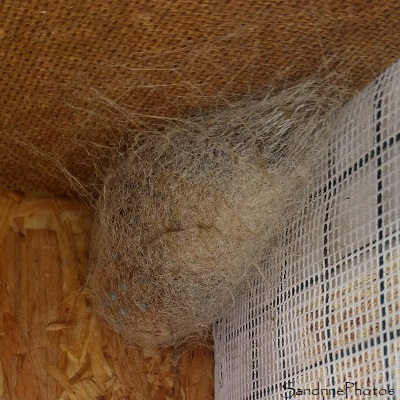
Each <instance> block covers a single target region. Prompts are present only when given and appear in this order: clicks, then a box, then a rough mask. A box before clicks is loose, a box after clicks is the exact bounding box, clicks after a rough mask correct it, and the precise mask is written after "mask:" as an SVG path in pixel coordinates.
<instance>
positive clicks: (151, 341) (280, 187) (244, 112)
mask: <svg viewBox="0 0 400 400" xmlns="http://www.w3.org/2000/svg"><path fill="white" fill-rule="evenodd" d="M342 101H343V91H342V89H340V88H338V87H337V86H336V85H334V84H331V83H329V80H319V79H308V80H305V81H303V82H301V83H299V84H297V85H296V86H293V87H290V88H288V89H285V90H283V91H281V92H279V93H272V92H271V93H270V94H268V95H266V96H264V97H257V96H256V97H253V98H245V99H243V100H242V101H239V102H236V103H233V104H231V105H230V106H229V107H226V108H225V109H222V110H218V111H216V112H214V113H208V114H206V115H201V116H196V117H193V118H191V119H189V120H182V121H178V122H177V123H176V124H174V125H171V124H170V125H169V126H166V127H165V128H164V129H163V130H161V131H155V132H154V133H153V134H151V133H150V134H147V135H143V136H140V137H137V138H136V140H135V141H134V144H132V146H131V148H130V150H129V151H128V154H127V156H126V158H125V159H124V160H123V161H122V162H119V163H118V165H116V166H115V167H114V168H112V169H110V170H109V172H108V174H107V175H106V177H105V180H104V185H103V188H102V191H101V193H100V197H99V200H98V203H97V214H96V220H95V224H94V229H93V235H92V237H93V239H92V251H91V273H90V276H89V281H88V284H89V288H90V291H91V294H92V297H93V299H94V305H95V308H96V310H97V312H98V313H99V314H100V315H101V316H102V317H103V318H104V319H105V321H106V322H107V323H108V325H110V326H111V327H112V328H113V329H114V330H116V331H117V332H119V333H120V334H121V335H122V336H123V337H124V338H125V339H126V341H127V342H128V343H131V344H138V345H142V346H167V345H174V344H178V343H180V342H182V341H184V340H186V339H187V338H189V337H201V335H203V334H205V332H207V329H208V328H209V326H210V324H212V323H213V322H214V321H215V320H217V319H218V318H220V317H221V316H222V315H223V314H224V313H225V312H226V311H228V310H229V309H230V308H231V307H232V305H233V304H234V299H235V296H236V295H237V294H238V292H240V290H242V288H243V287H245V286H246V285H248V284H249V282H250V281H251V279H252V277H253V276H254V275H255V274H259V273H261V270H262V262H263V260H264V259H265V257H267V256H268V254H269V253H270V252H272V251H274V246H276V241H274V239H275V238H276V236H277V234H278V233H280V232H282V230H283V229H285V225H286V222H287V219H288V218H290V217H291V216H293V214H294V213H295V212H296V209H298V206H299V204H300V202H301V201H302V199H303V198H304V195H305V193H306V189H307V186H308V183H309V180H310V174H312V170H313V167H314V166H315V165H316V163H317V162H318V160H319V159H320V158H321V156H322V155H323V154H324V148H325V146H326V143H327V141H328V140H329V135H330V131H331V129H332V115H333V113H334V112H335V111H336V110H337V108H338V107H339V106H340V105H341V103H342Z"/></svg>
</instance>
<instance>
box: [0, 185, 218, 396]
mask: <svg viewBox="0 0 400 400" xmlns="http://www.w3.org/2000/svg"><path fill="white" fill-rule="evenodd" d="M90 222H91V216H90V212H89V211H88V210H87V209H86V207H85V206H84V205H83V204H82V203H79V202H77V201H75V200H71V199H68V198H60V197H55V198H51V197H41V196H39V197H31V198H25V197H20V196H18V195H16V194H13V193H3V194H0V241H1V244H0V254H1V257H0V285H1V290H0V399H4V400H8V399H10V400H11V399H13V400H17V399H19V400H22V399H40V400H45V399H49V400H50V399H51V400H54V399H71V400H75V399H76V400H83V399H85V400H86V399H96V400H103V399H104V400H105V399H107V400H111V399H121V400H122V399H124V400H128V399H129V400H130V399H132V400H139V399H140V400H149V399H160V400H162V399H165V400H167V399H181V400H190V399H193V400H194V399H201V400H203V399H204V400H206V399H211V398H213V353H212V350H211V349H210V348H207V347H204V346H198V347H195V348H191V349H189V350H187V351H185V352H183V353H182V354H181V355H180V357H177V356H176V354H174V353H173V352H172V351H171V350H165V351H163V352H158V353H155V352H151V351H149V350H147V351H143V350H139V349H135V348H127V347H125V346H124V344H123V343H122V341H121V340H120V339H119V338H118V337H117V336H116V335H115V334H114V333H113V332H111V331H109V330H108V329H107V328H105V327H104V326H103V325H102V324H101V322H100V321H98V320H97V318H96V316H95V315H94V314H93V312H92V307H91V303H90V300H89V299H88V298H87V297H86V296H85V291H84V287H83V286H84V275H85V270H86V267H87V259H88V244H89V229H90Z"/></svg>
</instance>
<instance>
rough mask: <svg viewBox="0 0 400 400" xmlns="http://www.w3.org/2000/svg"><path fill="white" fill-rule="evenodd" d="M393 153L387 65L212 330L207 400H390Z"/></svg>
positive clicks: (395, 330)
mask: <svg viewBox="0 0 400 400" xmlns="http://www.w3.org/2000/svg"><path fill="white" fill-rule="evenodd" d="M399 146H400V62H397V63H395V64H394V65H393V66H392V67H391V68H389V69H388V70H387V71H386V72H385V73H384V74H382V75H381V76H380V77H379V78H378V79H376V80H375V81H374V82H373V83H372V84H371V85H370V86H369V87H368V88H366V89H365V90H364V91H363V92H361V93H360V94H359V95H358V96H357V97H356V98H355V99H354V100H352V101H351V102H350V103H348V104H347V105H346V106H345V107H344V108H343V110H342V111H341V112H340V113H339V115H338V118H337V128H336V130H335V134H334V138H333V140H332V145H331V146H330V150H329V154H328V155H327V157H326V159H325V161H324V165H322V166H321V168H320V169H319V176H317V177H316V178H315V186H314V187H315V190H314V191H313V193H310V197H309V201H308V202H307V204H306V205H305V207H304V210H303V211H302V213H301V215H300V216H299V217H298V218H297V219H296V220H295V221H293V222H292V223H291V225H290V226H288V228H287V232H286V235H283V236H282V238H281V239H280V240H281V246H280V250H279V252H277V253H276V254H275V256H274V257H273V258H272V259H270V260H269V261H268V262H267V264H266V265H265V274H264V277H260V278H258V279H257V280H255V281H254V282H253V284H252V287H251V288H250V289H249V290H248V292H247V293H244V294H242V295H241V296H240V298H239V299H238V301H237V306H236V308H235V309H234V310H233V311H232V312H230V313H229V315H227V317H225V318H223V319H221V320H220V321H218V323H216V325H215V327H214V336H215V353H216V398H217V399H224V400H247V399H264V398H268V399H280V398H282V397H285V393H287V391H285V385H286V388H287V387H295V388H310V389H312V388H315V387H316V386H317V385H320V387H324V388H332V387H336V388H341V387H343V386H344V385H345V383H346V382H355V383H356V384H357V385H358V386H357V387H359V388H367V389H368V388H370V389H372V388H374V386H375V387H377V388H378V389H380V388H382V389H385V390H389V389H390V388H392V389H394V390H395V395H393V396H391V397H390V398H391V399H395V398H396V397H397V398H399V397H400V383H399V382H400V301H399V294H398V292H399V275H400V272H399V270H400V269H399V265H398V262H399V255H398V253H399V250H400V229H399V228H400V198H399V194H400V152H399V149H398V147H399ZM382 393H383V392H382ZM312 397H313V398H315V397H314V396H312ZM378 397H379V396H378ZM380 397H381V398H387V397H388V396H380ZM303 398H304V397H303ZM326 398H329V397H326Z"/></svg>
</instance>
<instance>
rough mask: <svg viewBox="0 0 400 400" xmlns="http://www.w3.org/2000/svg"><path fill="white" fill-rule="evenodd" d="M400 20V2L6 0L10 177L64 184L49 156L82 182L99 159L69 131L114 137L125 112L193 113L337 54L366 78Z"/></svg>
mask: <svg viewBox="0 0 400 400" xmlns="http://www.w3.org/2000/svg"><path fill="white" fill-rule="evenodd" d="M399 20H400V5H399V2H398V0H386V1H385V0H384V1H378V0H368V1H367V0H364V1H347V2H342V1H339V0H320V1H306V0H301V1H300V0H299V1H290V0H252V1H242V0H231V1H229V0H226V1H220V0H206V1H190V0H176V1H162V0H158V1H154V0H152V1H147V0H136V1H135V0H130V1H117V0H108V1H103V0H92V1H85V0H74V1H72V0H65V1H60V0H54V1H41V0H31V1H21V2H17V1H13V0H3V1H2V2H1V3H0V80H1V84H0V89H1V90H0V96H1V100H0V154H1V157H0V186H3V187H6V188H8V189H14V190H22V191H29V190H35V191H50V192H54V193H63V192H65V191H66V190H67V184H66V182H65V181H63V180H60V179H59V177H58V173H57V171H56V170H57V168H53V167H52V162H53V161H52V160H50V159H49V158H51V157H48V155H49V154H50V155H51V154H53V153H61V154H63V159H62V164H63V165H64V166H65V167H67V168H68V169H69V170H70V171H71V172H72V174H73V175H75V176H76V177H77V178H79V179H82V180H83V181H87V180H90V176H91V175H92V174H93V169H92V168H91V166H90V162H88V159H94V160H96V162H101V161H99V160H98V159H97V158H96V157H97V155H96V154H95V151H94V150H93V151H94V153H92V152H91V151H90V152H89V153H88V152H87V151H86V150H85V147H83V146H79V145H77V146H76V148H73V147H70V143H71V141H72V142H74V143H75V144H79V143H88V142H90V143H97V144H100V145H107V146H110V145H111V146H113V145H115V144H116V143H115V142H116V141H117V137H118V138H119V136H118V135H119V133H118V134H117V130H118V131H120V130H121V127H122V128H124V127H125V125H126V121H127V120H129V123H130V128H134V129H137V130H138V131H140V129H143V126H144V123H142V122H143V120H144V121H147V120H146V118H143V117H142V116H143V115H152V116H157V117H160V116H162V117H165V116H168V117H176V116H181V115H185V113H187V112H191V111H193V110H198V109H204V108H206V107H210V106H212V105H215V104H219V103H223V100H225V99H231V98H233V97H234V96H240V95H241V94H243V93H247V92H249V91H253V90H255V89H257V90H259V89H260V88H262V87H263V86H265V85H268V84H270V83H271V81H272V82H273V81H277V80H280V81H286V82H288V81H293V80H296V79H298V78H301V77H303V76H306V75H309V74H310V73H312V72H314V71H315V70H317V69H320V68H321V66H323V65H324V64H325V63H327V60H332V59H334V60H335V59H336V60H338V61H337V64H335V63H333V65H332V66H331V67H332V68H337V69H339V70H340V69H343V70H345V71H346V72H347V73H350V76H351V78H352V79H351V81H352V85H354V87H360V86H362V85H364V84H365V83H366V82H368V81H370V80H371V79H372V78H373V77H374V76H377V75H378V74H379V73H380V72H381V71H382V70H383V69H384V68H386V67H387V66H388V65H389V64H391V63H392V62H393V61H394V60H396V59H397V58H399V56H400V27H399V23H398V21H399ZM121 104H122V105H123V108H122V110H123V112H122V111H121V108H120V107H121ZM136 119H137V121H139V122H137V121H136ZM149 120H151V121H152V122H154V121H156V120H155V119H154V118H150V119H149ZM29 143H32V144H33V145H34V147H33V149H34V150H32V148H29V146H28V144H29ZM86 148H87V147H86ZM93 148H95V147H93ZM98 148H100V147H98ZM43 154H44V155H46V156H45V157H43ZM102 155H104V153H102ZM46 157H47V158H46Z"/></svg>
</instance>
